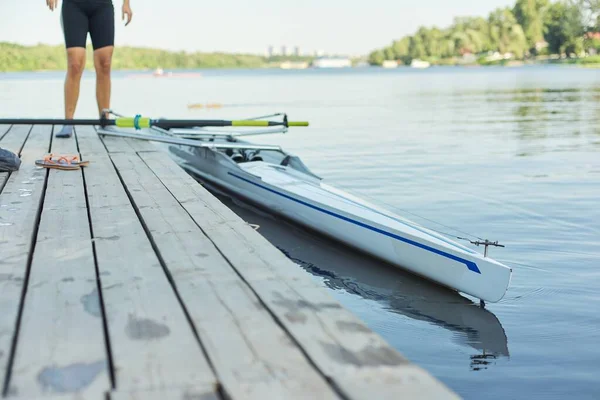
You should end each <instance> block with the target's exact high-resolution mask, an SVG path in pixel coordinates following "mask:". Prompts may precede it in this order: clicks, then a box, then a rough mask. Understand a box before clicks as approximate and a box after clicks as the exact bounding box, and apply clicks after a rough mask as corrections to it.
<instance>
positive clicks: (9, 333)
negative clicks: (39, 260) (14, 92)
mask: <svg viewBox="0 0 600 400" xmlns="http://www.w3.org/2000/svg"><path fill="white" fill-rule="evenodd" d="M50 134H51V129H50V127H48V126H36V127H35V128H33V130H32V131H31V134H30V135H29V139H28V140H27V142H26V144H25V147H24V148H23V151H22V152H21V160H22V164H21V168H20V169H19V170H18V171H16V172H14V173H12V174H11V175H10V178H9V180H8V182H7V183H6V186H5V188H4V190H3V191H2V193H0V254H1V255H2V256H1V257H0V382H2V383H4V381H5V378H6V373H7V372H8V371H9V368H10V366H9V358H10V354H11V351H12V350H11V347H12V341H13V337H14V335H15V329H16V321H17V316H18V314H19V307H20V304H21V295H22V290H23V284H24V281H25V278H26V273H27V268H28V262H29V256H30V251H31V242H32V239H33V234H34V232H35V229H36V226H37V220H38V217H39V213H40V203H41V199H42V194H43V190H44V184H45V182H46V175H47V171H46V170H44V169H42V168H37V167H36V166H35V160H36V159H38V158H40V157H42V156H43V155H44V154H45V153H47V152H48V149H49V145H50Z"/></svg>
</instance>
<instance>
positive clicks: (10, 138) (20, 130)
mask: <svg viewBox="0 0 600 400" xmlns="http://www.w3.org/2000/svg"><path fill="white" fill-rule="evenodd" d="M3 126H5V125H0V132H1V129H2V127H3ZM48 129H50V127H48ZM30 131H31V125H15V126H13V127H12V128H11V129H10V130H9V131H8V132H7V133H6V134H5V135H4V137H2V135H1V134H0V137H1V140H0V147H2V148H3V149H6V150H10V151H12V152H13V153H15V154H20V153H21V149H22V148H23V144H24V143H25V140H27V135H28V134H29V132H30Z"/></svg>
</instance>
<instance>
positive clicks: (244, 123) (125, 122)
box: [0, 117, 308, 129]
mask: <svg viewBox="0 0 600 400" xmlns="http://www.w3.org/2000/svg"><path fill="white" fill-rule="evenodd" d="M0 125H98V126H109V125H116V126H118V127H120V128H150V127H152V126H156V127H159V128H163V129H171V128H192V127H209V126H214V127H227V126H234V127H268V126H308V122H298V121H290V122H287V121H286V122H276V121H259V120H239V121H236V120H233V121H229V120H189V119H150V118H139V117H138V118H117V119H26V118H21V119H0Z"/></svg>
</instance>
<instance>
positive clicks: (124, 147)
mask: <svg viewBox="0 0 600 400" xmlns="http://www.w3.org/2000/svg"><path fill="white" fill-rule="evenodd" d="M124 131H125V132H134V133H140V131H137V132H136V131H135V130H133V129H125V130H124ZM100 138H101V140H102V142H103V143H104V145H105V146H106V149H107V150H108V152H109V153H111V154H112V153H136V152H138V151H159V149H158V148H157V147H156V146H155V145H153V144H152V143H151V142H149V141H147V140H139V139H132V138H120V137H115V136H102V135H100Z"/></svg>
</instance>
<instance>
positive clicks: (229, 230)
mask: <svg viewBox="0 0 600 400" xmlns="http://www.w3.org/2000/svg"><path fill="white" fill-rule="evenodd" d="M140 156H141V157H142V158H143V159H144V161H145V162H146V163H147V164H148V166H149V167H150V168H151V169H152V170H153V172H154V173H155V174H156V175H157V176H158V177H159V179H160V180H161V181H162V182H163V184H164V185H165V186H166V187H167V188H168V189H169V191H170V192H171V193H172V194H173V196H174V197H175V198H177V199H178V200H179V201H180V203H181V204H182V206H183V207H184V208H185V209H186V210H187V211H188V212H189V213H190V215H191V216H192V218H194V220H195V221H196V223H197V224H198V225H199V226H200V227H201V228H202V229H203V231H204V232H205V233H206V234H207V236H208V237H209V238H210V239H211V240H212V242H213V243H214V244H215V245H216V247H217V248H218V249H219V250H220V251H221V252H222V253H223V254H224V256H225V257H226V258H227V259H228V261H229V262H230V263H231V264H232V265H233V267H234V268H235V269H236V271H237V272H238V273H239V274H241V275H242V276H243V277H244V279H245V280H246V281H247V282H248V283H249V284H250V286H251V287H252V288H253V290H254V291H255V293H256V294H257V296H258V297H259V298H260V299H261V301H262V302H263V303H264V304H266V306H267V307H268V308H269V309H270V310H271V312H272V313H273V314H274V316H276V318H277V319H278V321H279V322H280V323H281V324H282V325H283V326H284V327H285V329H286V330H287V331H288V332H289V333H290V334H291V336H292V337H293V338H294V339H295V340H296V341H297V342H298V343H299V344H300V345H301V346H302V347H303V349H304V350H305V351H306V353H307V355H308V356H309V357H310V358H311V360H312V361H313V362H314V363H315V365H316V366H317V367H318V368H319V369H320V370H321V371H322V372H323V373H324V374H326V375H327V376H328V377H329V378H330V379H331V380H332V381H333V382H335V383H336V384H337V387H339V388H340V390H342V391H343V392H344V394H345V395H346V396H347V397H348V398H351V399H372V398H378V399H396V398H399V397H419V398H456V397H457V396H456V395H455V394H454V393H452V392H451V391H450V390H449V389H448V388H447V387H446V386H444V385H443V384H442V383H441V382H439V381H437V380H436V379H435V378H433V377H432V376H431V375H429V374H428V373H427V372H426V371H424V370H423V369H421V368H419V367H418V366H416V365H414V364H411V363H410V362H409V361H408V360H406V359H405V358H404V357H402V356H401V355H400V353H398V352H397V351H396V350H394V349H393V348H392V347H390V346H389V345H388V344H387V343H386V342H385V341H384V340H383V339H382V338H381V337H380V336H379V335H377V334H376V333H374V332H373V331H372V330H370V329H369V328H368V327H367V326H366V325H364V323H362V322H361V321H360V320H358V319H357V318H356V317H355V316H354V315H353V314H352V313H350V312H349V311H347V310H345V309H344V308H342V306H341V305H340V304H339V303H338V302H337V301H335V300H334V299H333V297H332V296H331V295H330V294H329V293H327V292H326V291H325V290H324V289H322V288H321V287H320V286H318V285H317V283H316V282H314V281H313V280H312V278H311V277H310V276H309V274H308V273H306V272H305V271H304V270H301V268H299V267H298V266H296V265H295V264H293V263H292V262H291V261H290V260H289V259H287V257H285V255H284V254H283V253H281V252H280V251H279V250H278V249H277V248H275V247H274V246H272V245H271V244H270V243H269V242H268V241H267V240H266V239H265V238H264V237H262V236H261V235H260V234H259V233H257V232H256V231H255V230H254V229H252V228H251V227H250V226H248V225H247V224H246V223H245V222H244V221H243V220H242V219H241V218H239V217H237V216H235V215H232V214H233V211H231V210H229V209H227V208H226V207H225V206H224V205H222V204H221V203H220V202H218V200H216V199H215V198H214V196H212V195H211V194H210V193H208V192H207V191H206V190H205V189H204V188H203V187H202V186H201V185H198V184H194V181H193V179H192V178H191V177H189V175H187V174H186V173H185V172H184V171H183V170H182V169H181V168H179V167H177V166H174V164H173V163H172V162H171V161H170V160H169V161H166V160H165V159H164V158H163V157H161V156H160V155H158V154H156V153H143V154H141V155H140Z"/></svg>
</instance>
